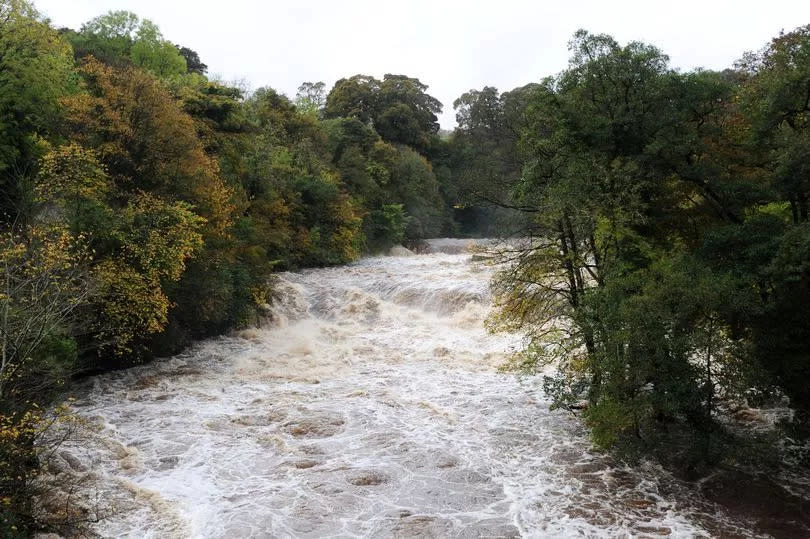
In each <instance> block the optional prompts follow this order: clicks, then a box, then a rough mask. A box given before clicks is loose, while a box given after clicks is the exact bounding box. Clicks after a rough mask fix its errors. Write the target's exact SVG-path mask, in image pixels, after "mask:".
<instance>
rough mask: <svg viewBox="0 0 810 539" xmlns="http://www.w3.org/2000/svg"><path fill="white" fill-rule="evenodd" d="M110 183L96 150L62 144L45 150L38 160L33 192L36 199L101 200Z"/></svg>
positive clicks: (65, 201) (60, 200) (55, 200)
mask: <svg viewBox="0 0 810 539" xmlns="http://www.w3.org/2000/svg"><path fill="white" fill-rule="evenodd" d="M110 189H111V183H110V180H109V178H108V177H107V174H106V173H105V170H104V167H103V165H102V164H101V163H100V162H99V161H98V159H97V157H96V152H95V151H93V150H87V149H85V148H82V147H81V146H79V145H78V144H73V143H71V144H66V145H64V146H60V147H58V148H56V149H54V150H51V151H50V152H48V153H47V154H46V155H45V157H43V159H42V161H41V163H40V174H39V181H38V182H37V185H36V194H37V197H38V198H39V200H40V201H43V202H44V201H54V202H57V201H58V202H61V203H63V204H64V203H67V202H74V203H75V202H76V201H77V200H79V199H89V200H102V199H103V198H105V197H106V196H107V194H108V193H109V191H110Z"/></svg>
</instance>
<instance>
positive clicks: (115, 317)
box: [94, 260, 170, 355]
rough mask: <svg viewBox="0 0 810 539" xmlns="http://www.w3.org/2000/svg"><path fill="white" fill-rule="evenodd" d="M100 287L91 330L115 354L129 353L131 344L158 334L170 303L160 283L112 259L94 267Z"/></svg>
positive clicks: (165, 319)
mask: <svg viewBox="0 0 810 539" xmlns="http://www.w3.org/2000/svg"><path fill="white" fill-rule="evenodd" d="M95 277H96V279H97V280H98V282H99V286H100V300H101V301H100V304H99V308H100V311H101V312H100V313H99V315H100V316H98V318H97V320H96V322H95V324H94V325H95V327H94V329H95V330H96V331H97V332H98V334H99V336H100V339H101V341H102V342H104V343H105V344H104V345H103V346H102V348H105V349H110V350H111V351H112V352H113V353H115V354H117V355H121V354H125V353H128V352H132V351H133V348H132V345H133V343H134V342H135V341H136V340H137V339H139V338H142V337H145V336H147V335H150V334H153V333H157V332H159V331H161V330H162V329H163V328H164V327H165V326H166V322H167V314H168V311H169V307H170V303H169V299H168V298H167V297H166V295H165V293H164V292H163V290H162V289H161V288H160V282H159V281H157V280H154V279H152V280H150V279H148V278H147V277H146V276H144V275H142V274H140V273H138V272H137V271H135V270H134V269H133V268H131V267H129V266H128V265H126V264H123V263H121V262H118V261H114V260H105V261H104V262H102V263H101V264H99V265H98V266H97V267H96V270H95Z"/></svg>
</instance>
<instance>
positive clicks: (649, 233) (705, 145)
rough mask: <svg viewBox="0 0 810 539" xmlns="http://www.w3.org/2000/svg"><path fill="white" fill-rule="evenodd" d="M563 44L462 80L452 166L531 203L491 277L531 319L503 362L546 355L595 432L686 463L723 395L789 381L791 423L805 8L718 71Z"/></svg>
mask: <svg viewBox="0 0 810 539" xmlns="http://www.w3.org/2000/svg"><path fill="white" fill-rule="evenodd" d="M570 47H571V51H572V56H571V60H570V66H569V68H568V69H566V70H565V71H564V72H562V73H560V74H559V75H558V76H555V77H551V78H548V79H545V80H544V81H542V82H541V83H540V84H537V85H533V86H529V87H525V88H521V89H518V90H515V91H514V92H510V93H507V94H504V95H502V96H500V97H499V96H498V95H497V92H496V91H495V90H494V89H491V88H485V89H484V90H482V91H479V92H470V93H469V94H466V95H465V96H464V97H463V98H462V100H461V105H462V107H463V108H462V114H460V115H459V123H460V126H459V130H460V133H459V136H463V137H467V138H469V139H471V140H473V141H478V140H481V141H482V142H480V143H478V142H475V143H474V144H473V146H471V151H474V150H473V148H475V147H478V148H484V152H482V153H481V154H480V155H477V154H474V155H473V158H472V161H470V164H469V166H470V167H471V168H475V169H477V170H479V171H483V172H484V173H485V174H491V175H492V176H493V177H501V178H505V179H506V178H512V181H511V186H510V187H509V188H506V189H503V190H501V191H500V195H501V197H502V198H501V201H502V205H503V206H508V207H513V208H516V209H518V210H520V211H521V212H524V213H525V214H527V215H528V219H527V221H526V224H525V228H524V229H523V232H522V233H521V237H523V238H528V239H526V240H524V241H523V242H520V243H517V244H515V246H514V248H513V249H511V250H510V251H509V252H508V253H506V255H507V256H508V257H510V258H511V260H512V262H513V263H512V264H511V265H510V266H509V268H508V269H507V270H505V271H504V272H503V273H502V274H501V275H500V277H499V279H498V282H497V283H496V288H497V290H498V293H499V298H498V302H499V304H500V307H501V310H500V314H499V317H498V319H497V320H495V323H496V324H500V325H502V326H506V327H512V328H517V329H521V330H528V332H529V335H530V337H531V342H530V344H529V346H528V348H527V349H526V351H525V352H524V353H523V354H521V355H520V356H519V357H517V358H516V366H518V367H521V368H523V369H526V370H529V371H533V372H537V371H539V370H540V369H541V368H543V367H544V366H545V365H548V364H556V365H558V366H559V369H558V373H557V375H556V376H547V377H546V384H545V385H546V390H547V392H549V393H550V394H551V395H552V396H553V398H554V399H555V405H556V406H559V407H564V408H569V409H571V408H577V409H582V408H584V412H583V416H584V419H585V421H586V423H587V425H588V426H589V427H590V429H591V433H592V435H593V439H594V441H595V442H596V444H597V445H598V446H601V447H605V448H609V447H613V448H620V449H629V450H641V451H642V452H644V453H648V454H649V453H652V454H655V455H657V456H658V457H659V458H661V459H663V460H666V461H671V462H672V463H673V464H678V466H679V467H685V469H691V470H693V471H699V470H701V469H705V466H706V465H712V464H714V463H717V462H718V461H719V460H721V459H723V458H726V457H728V456H729V454H728V449H729V447H730V446H734V445H740V444H738V442H739V440H737V441H734V440H733V439H732V438H730V437H731V431H730V430H729V429H728V428H723V426H722V423H723V421H721V419H722V418H727V417H728V416H729V415H730V412H733V409H734V407H738V406H745V405H750V406H758V405H760V404H762V403H766V402H784V399H788V400H789V403H790V406H791V407H792V409H793V410H794V411H795V421H794V423H793V427H794V428H795V427H797V426H801V425H802V424H804V425H806V424H807V420H808V417H810V384H808V380H809V379H810V324H809V323H808V320H809V319H808V317H807V313H806V304H807V302H808V300H810V265H808V259H809V258H808V255H810V223H808V194H810V27H802V28H799V29H797V30H795V31H793V32H791V33H787V34H782V35H780V36H778V37H776V38H775V39H774V40H773V41H772V42H771V43H770V44H769V45H768V46H767V47H765V48H764V49H762V50H761V51H759V52H757V53H750V54H748V55H746V56H745V57H744V58H743V59H742V60H741V61H740V62H739V63H738V65H736V66H735V68H734V69H729V70H726V71H723V72H719V73H718V72H711V71H705V70H696V71H691V72H686V73H682V72H678V71H676V70H674V69H672V68H671V67H670V66H669V64H668V58H667V57H666V56H665V55H664V54H663V53H662V52H661V51H659V50H658V49H657V48H655V47H653V46H650V45H647V44H644V43H637V42H634V43H629V44H627V45H624V46H622V45H620V44H618V43H617V42H616V41H615V40H614V39H612V38H611V37H609V36H606V35H593V34H589V33H587V32H584V31H580V32H579V33H577V34H576V36H575V37H574V39H573V40H572V41H571V45H570ZM516 100H519V102H520V105H519V106H518V108H519V111H520V112H519V114H515V113H514V107H513V105H512V103H514V102H515V101H516ZM512 133H515V134H514V135H512ZM489 148H492V150H490V149H489ZM493 156H494V159H493ZM514 156H517V157H514ZM477 162H480V163H481V164H480V165H478V166H476V164H475V163H477ZM515 162H517V163H519V164H518V165H517V166H515V164H514V163H515ZM490 171H491V172H490ZM485 181H488V180H487V179H486V178H485ZM489 185H490V187H493V184H492V183H489ZM730 441H731V442H734V443H732V444H729V443H723V442H730Z"/></svg>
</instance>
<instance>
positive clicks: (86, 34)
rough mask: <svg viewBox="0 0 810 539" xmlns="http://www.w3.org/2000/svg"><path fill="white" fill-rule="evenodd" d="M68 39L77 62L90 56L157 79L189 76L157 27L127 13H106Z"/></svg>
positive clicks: (183, 61)
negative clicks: (131, 66)
mask: <svg viewBox="0 0 810 539" xmlns="http://www.w3.org/2000/svg"><path fill="white" fill-rule="evenodd" d="M68 36H69V38H70V40H71V42H72V44H73V48H74V50H75V53H76V56H77V57H78V58H82V57H84V56H87V55H91V56H94V57H96V58H97V59H98V60H101V61H102V62H104V63H106V64H110V65H116V66H123V65H126V64H128V63H133V64H135V65H137V66H140V67H143V68H144V69H147V70H148V71H150V72H152V73H153V74H155V75H157V76H158V77H160V78H168V77H172V76H177V75H182V74H184V73H187V72H189V70H188V66H187V65H186V58H185V56H184V55H183V54H181V51H180V50H179V49H178V47H177V46H175V45H173V44H172V43H170V42H169V41H167V40H165V39H164V38H163V34H161V32H160V29H159V28H158V27H157V25H156V24H155V23H153V22H152V21H150V20H148V19H143V20H141V19H140V18H139V17H138V16H137V15H135V14H134V13H132V12H129V11H109V12H108V13H106V14H105V15H101V16H99V17H96V18H95V19H92V20H91V21H89V22H87V23H85V24H84V25H83V26H82V28H81V30H80V31H79V32H78V33H68ZM189 52H193V51H189ZM196 60H197V61H198V62H199V58H197V59H196ZM196 67H197V68H199V65H197V66H196Z"/></svg>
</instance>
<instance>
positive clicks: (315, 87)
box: [295, 82, 326, 116]
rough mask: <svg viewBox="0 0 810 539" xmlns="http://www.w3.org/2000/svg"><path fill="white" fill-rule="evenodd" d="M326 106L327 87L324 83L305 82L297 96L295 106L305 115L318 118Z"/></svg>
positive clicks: (299, 88)
mask: <svg viewBox="0 0 810 539" xmlns="http://www.w3.org/2000/svg"><path fill="white" fill-rule="evenodd" d="M325 104H326V85H325V84H324V83H323V82H303V83H301V86H299V87H298V93H296V94H295V106H296V108H297V109H298V110H299V111H301V112H303V113H304V114H311V115H314V116H317V115H318V114H319V113H320V111H321V109H323V107H324V105H325Z"/></svg>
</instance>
